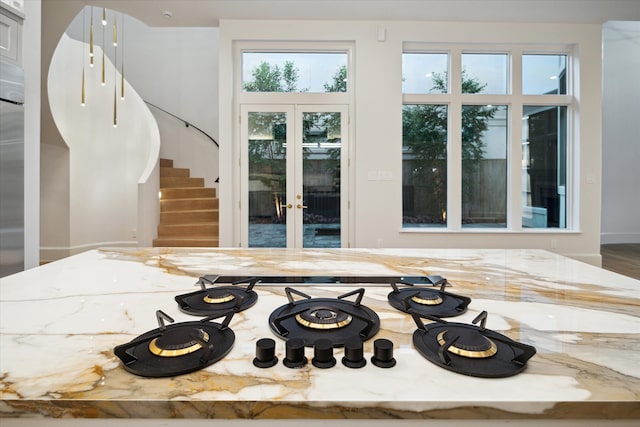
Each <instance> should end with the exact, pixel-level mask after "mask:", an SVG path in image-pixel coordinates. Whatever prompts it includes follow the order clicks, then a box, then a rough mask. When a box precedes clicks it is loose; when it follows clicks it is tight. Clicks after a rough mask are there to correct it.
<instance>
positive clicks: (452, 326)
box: [413, 311, 536, 378]
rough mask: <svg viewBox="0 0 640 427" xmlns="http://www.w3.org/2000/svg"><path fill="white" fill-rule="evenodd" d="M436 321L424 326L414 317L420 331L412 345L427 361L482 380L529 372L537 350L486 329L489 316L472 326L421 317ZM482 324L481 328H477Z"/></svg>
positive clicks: (479, 319) (418, 318)
mask: <svg viewBox="0 0 640 427" xmlns="http://www.w3.org/2000/svg"><path fill="white" fill-rule="evenodd" d="M422 317H426V318H428V319H430V320H433V321H435V322H434V323H430V324H428V325H425V324H424V322H423V321H422V319H421V316H420V315H418V314H416V313H413V320H414V321H415V322H416V325H418V329H417V330H416V331H415V332H414V333H413V344H414V346H415V347H416V349H417V350H418V352H419V353H420V354H422V355H423V356H424V357H425V358H426V359H427V360H429V361H430V362H432V363H435V364H436V365H438V366H441V367H443V368H445V369H448V370H450V371H453V372H457V373H460V374H464V375H470V376H474V377H483V378H502V377H510V376H512V375H515V374H517V373H519V372H522V371H523V370H524V369H525V368H526V363H527V361H528V360H529V359H531V357H533V355H534V354H536V349H535V348H534V347H532V346H530V345H527V344H522V343H519V342H517V341H514V340H512V339H511V338H509V337H506V336H504V335H502V334H499V333H498V332H495V331H492V330H490V329H485V323H486V321H487V312H486V311H483V312H482V313H480V314H479V315H478V317H476V318H475V319H474V320H473V325H469V324H465V323H453V322H446V321H444V320H442V319H440V318H438V317H435V316H422ZM478 322H480V326H476V325H475V324H476V323H478Z"/></svg>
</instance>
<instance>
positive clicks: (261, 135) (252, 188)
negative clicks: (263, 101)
mask: <svg viewBox="0 0 640 427" xmlns="http://www.w3.org/2000/svg"><path fill="white" fill-rule="evenodd" d="M247 126H248V129H247V135H248V136H247V139H248V141H247V142H248V147H247V148H248V150H247V151H248V177H249V179H248V181H249V182H248V193H249V197H248V206H249V230H248V236H249V242H248V244H249V246H250V247H286V246H287V215H286V200H287V191H286V189H287V188H286V183H287V150H286V147H287V144H286V138H287V114H286V113H284V112H249V113H248V115H247Z"/></svg>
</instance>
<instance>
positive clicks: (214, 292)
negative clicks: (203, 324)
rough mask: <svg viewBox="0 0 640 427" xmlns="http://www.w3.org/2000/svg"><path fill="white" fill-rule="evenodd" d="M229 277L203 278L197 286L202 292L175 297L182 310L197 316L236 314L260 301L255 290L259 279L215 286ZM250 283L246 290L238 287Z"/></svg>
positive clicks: (247, 279)
mask: <svg viewBox="0 0 640 427" xmlns="http://www.w3.org/2000/svg"><path fill="white" fill-rule="evenodd" d="M226 279H228V277H224V276H223V277H221V276H214V275H206V276H203V277H201V278H200V279H199V280H198V282H197V283H196V284H198V285H200V290H199V291H195V292H190V293H188V294H184V295H178V296H176V297H175V300H176V302H177V303H178V305H179V306H180V310H182V311H183V312H185V313H187V314H193V315H196V316H219V315H222V314H223V313H226V312H228V311H229V310H233V311H235V312H236V313H237V312H239V311H243V310H246V309H247V308H249V307H251V306H253V305H254V304H255V303H256V301H257V300H258V294H257V293H256V292H255V291H254V290H253V287H254V286H255V284H256V283H257V282H258V281H259V279H258V278H257V277H242V278H239V279H238V280H237V281H234V282H232V283H231V285H230V286H213V287H209V288H207V285H215V284H217V283H219V282H220V281H225V280H226ZM242 283H248V284H249V285H248V286H247V287H246V288H245V287H242V286H238V285H239V284H242Z"/></svg>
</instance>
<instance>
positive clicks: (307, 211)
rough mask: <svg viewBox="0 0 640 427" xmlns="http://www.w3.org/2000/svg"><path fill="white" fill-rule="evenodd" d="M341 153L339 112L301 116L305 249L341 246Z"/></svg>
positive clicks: (308, 113) (307, 113)
mask: <svg viewBox="0 0 640 427" xmlns="http://www.w3.org/2000/svg"><path fill="white" fill-rule="evenodd" d="M341 151H342V132H341V114H340V113H339V112H304V113H302V196H303V198H302V201H303V203H302V209H303V214H302V232H303V233H302V234H303V238H302V246H303V247H305V248H339V247H341V213H340V207H341V206H340V205H341V203H340V200H341V194H340V182H341V167H340V163H341ZM296 207H297V204H296Z"/></svg>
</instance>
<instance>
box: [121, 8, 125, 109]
mask: <svg viewBox="0 0 640 427" xmlns="http://www.w3.org/2000/svg"><path fill="white" fill-rule="evenodd" d="M121 31H122V34H121V39H122V43H121V44H122V49H120V50H121V51H122V60H121V61H120V99H121V100H123V101H124V13H123V14H122V30H121Z"/></svg>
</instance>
